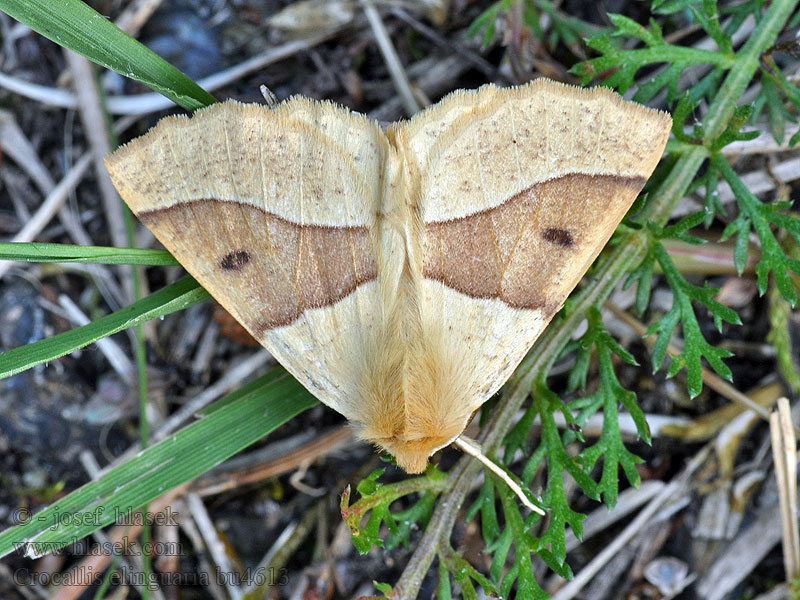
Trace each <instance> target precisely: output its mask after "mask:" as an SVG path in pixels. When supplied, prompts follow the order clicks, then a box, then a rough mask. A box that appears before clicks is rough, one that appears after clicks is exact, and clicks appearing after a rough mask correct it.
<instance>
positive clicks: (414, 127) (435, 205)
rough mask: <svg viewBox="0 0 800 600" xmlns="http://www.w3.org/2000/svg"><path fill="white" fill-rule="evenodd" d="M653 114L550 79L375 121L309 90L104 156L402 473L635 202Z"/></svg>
mask: <svg viewBox="0 0 800 600" xmlns="http://www.w3.org/2000/svg"><path fill="white" fill-rule="evenodd" d="M670 127H671V119H670V117H669V115H668V114H666V113H664V112H661V111H657V110H653V109H649V108H645V107H643V106H641V105H638V104H634V103H632V102H627V101H625V100H623V99H622V98H620V97H619V96H618V95H617V94H615V93H613V92H611V91H609V90H605V89H591V90H587V89H581V88H577V87H573V86H567V85H563V84H559V83H555V82H552V81H548V80H541V79H540V80H537V81H534V82H532V83H530V84H527V85H523V86H520V87H514V88H506V89H501V88H497V87H495V86H493V85H487V86H484V87H481V88H480V89H478V90H476V91H457V92H454V93H452V94H450V95H449V96H447V97H446V98H444V99H443V100H442V101H441V102H439V103H438V104H436V105H434V106H432V107H430V108H428V109H427V110H425V111H423V112H421V113H420V114H418V115H417V116H415V117H414V118H412V119H410V120H408V121H402V122H399V123H395V124H392V125H391V126H389V127H388V128H387V129H386V130H385V131H384V130H382V129H381V128H380V127H379V126H378V124H377V123H375V122H373V121H370V120H369V119H367V118H365V117H364V116H362V115H359V114H355V113H352V112H350V111H348V110H347V109H345V108H342V107H339V106H337V105H334V104H332V103H330V102H326V101H315V100H309V99H306V98H302V97H295V98H292V99H290V100H288V101H285V102H283V103H282V104H280V105H278V106H276V107H274V108H268V107H265V106H261V105H256V104H241V103H239V102H235V101H227V102H222V103H220V104H215V105H213V106H211V107H209V108H205V109H202V110H199V111H197V112H196V113H195V114H194V116H192V117H191V118H186V117H182V116H179V117H167V118H165V119H163V120H161V121H160V122H159V123H158V125H156V127H154V128H153V129H152V130H151V131H149V132H148V133H147V134H145V135H144V136H142V137H140V138H138V139H136V140H134V141H132V142H130V143H129V144H127V145H126V146H124V147H122V148H120V149H119V150H117V151H116V152H114V153H113V154H111V155H109V156H108V157H107V159H106V167H107V169H108V173H109V175H110V176H111V180H112V181H113V183H114V185H115V186H116V188H117V190H118V191H119V193H120V195H121V196H122V198H123V199H124V201H125V202H126V203H127V204H128V206H130V208H131V210H132V211H133V212H134V213H135V214H136V216H137V217H138V218H139V219H140V220H141V221H142V222H143V223H144V224H145V225H146V226H147V227H148V228H149V229H150V230H151V231H152V232H153V233H154V234H155V236H156V237H157V238H158V239H159V240H160V241H161V243H162V244H163V245H164V246H165V247H166V248H167V250H169V251H170V252H171V253H172V254H173V255H174V256H175V257H176V258H177V259H178V261H179V262H180V263H181V264H182V265H184V267H185V268H186V270H187V271H188V272H189V273H190V274H191V275H193V276H194V277H195V278H196V279H197V281H198V282H200V284H202V285H203V286H204V287H205V288H206V289H207V290H208V291H209V292H210V293H211V295H212V296H213V297H214V298H216V299H217V301H218V302H219V303H220V304H222V306H224V307H225V308H226V309H227V310H228V311H229V312H230V313H231V314H232V315H233V316H234V317H235V318H236V319H237V320H238V321H239V322H240V323H241V324H242V325H243V326H244V327H245V328H246V329H247V330H248V331H249V332H250V333H251V334H252V335H253V337H255V338H256V339H257V340H258V341H259V342H260V343H261V344H262V345H263V346H264V347H266V348H267V349H268V350H269V351H270V352H271V353H272V354H273V355H274V357H275V358H276V359H277V360H278V361H279V362H280V363H281V364H282V365H283V366H284V367H285V368H286V369H287V370H288V371H289V372H290V373H291V374H292V375H293V376H294V377H296V378H297V379H298V380H299V381H300V382H301V383H302V384H303V385H304V386H305V387H306V388H307V389H308V390H309V391H310V392H311V393H312V394H314V395H315V396H316V397H317V398H319V400H320V401H322V402H323V403H324V404H326V405H328V406H329V407H331V408H333V409H334V410H336V411H338V412H340V413H341V414H343V415H344V416H345V417H346V418H347V419H348V420H349V421H350V423H351V424H352V426H353V428H354V429H355V431H356V433H357V434H358V436H359V437H361V438H363V439H366V440H369V441H370V442H372V443H373V444H376V445H377V446H380V447H382V448H385V449H386V450H388V451H389V452H391V453H392V454H393V455H394V456H395V458H396V460H397V464H399V465H400V466H401V467H403V468H404V469H405V470H406V471H407V472H409V473H418V472H421V471H423V470H424V468H425V466H426V465H427V462H428V458H429V457H430V456H431V455H432V454H433V453H434V452H435V451H436V450H438V449H440V448H442V447H443V446H446V445H447V444H449V443H451V442H453V441H454V440H455V439H456V438H457V437H458V436H459V435H460V434H461V433H462V431H463V430H464V428H465V427H466V425H467V424H468V421H469V419H470V417H471V415H472V414H473V413H474V412H475V410H476V409H478V407H480V406H481V404H483V402H485V401H486V400H487V399H488V398H489V397H490V396H492V395H493V394H494V393H495V392H497V391H498V389H499V388H500V387H501V386H502V385H503V383H504V382H505V381H506V379H507V378H508V377H509V376H510V375H511V373H512V372H513V370H514V368H515V367H516V366H517V365H518V364H519V362H520V361H521V360H522V358H523V357H524V356H525V354H526V353H527V351H528V350H529V348H530V347H531V345H532V344H533V342H534V341H535V340H536V338H537V337H538V336H539V334H540V333H541V332H542V330H543V329H544V327H545V326H546V325H547V324H548V322H549V321H550V319H551V318H552V317H553V315H554V314H555V313H556V311H558V310H559V308H560V307H561V305H562V303H563V302H564V300H565V299H566V297H567V295H568V294H569V293H570V291H572V289H573V288H574V287H575V286H576V285H577V283H578V281H579V280H580V278H581V277H582V276H583V274H584V273H585V272H586V270H587V269H588V267H589V266H590V265H591V263H592V261H593V260H594V259H595V257H596V256H597V255H598V253H599V252H600V250H601V249H602V248H603V246H604V245H605V243H606V242H607V241H608V239H609V237H610V236H611V234H612V233H613V231H614V229H615V227H616V226H617V224H618V223H619V222H620V220H621V219H622V217H623V216H624V215H625V213H626V212H627V210H628V209H629V208H630V206H631V204H632V202H633V201H634V199H635V198H636V196H637V195H638V193H639V191H640V190H641V188H642V186H643V185H644V183H645V181H646V180H647V178H648V177H649V176H650V174H651V173H652V171H653V169H654V168H655V166H656V163H657V162H658V160H659V158H660V157H661V154H662V152H663V150H664V147H665V144H666V141H667V138H668V136H669V131H670Z"/></svg>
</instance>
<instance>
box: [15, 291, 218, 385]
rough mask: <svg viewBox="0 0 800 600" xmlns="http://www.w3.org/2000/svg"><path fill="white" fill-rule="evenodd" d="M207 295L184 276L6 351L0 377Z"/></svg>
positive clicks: (199, 300) (201, 299)
mask: <svg viewBox="0 0 800 600" xmlns="http://www.w3.org/2000/svg"><path fill="white" fill-rule="evenodd" d="M208 298H209V295H208V292H206V291H205V290H204V289H203V288H202V287H200V284H198V283H197V282H196V281H195V280H194V279H192V278H191V277H184V278H183V279H181V280H179V281H176V282H175V283H173V284H172V285H169V286H167V287H165V288H162V289H160V290H159V291H157V292H155V293H154V294H151V295H149V296H148V297H147V298H142V299H141V300H139V301H137V302H134V303H133V304H131V305H130V306H126V307H125V308H123V309H122V310H118V311H117V312H115V313H111V314H110V315H106V316H105V317H102V318H100V319H98V320H96V321H93V322H92V323H88V324H87V325H84V326H83V327H78V328H76V329H71V330H70V331H65V332H64V333H60V334H58V335H56V336H53V337H51V338H47V339H44V340H40V341H38V342H34V343H33V344H28V345H26V346H20V347H19V348H14V349H13V350H9V351H8V352H3V353H2V354H0V379H3V378H5V377H9V376H11V375H14V374H15V373H19V372H21V371H24V370H26V369H30V368H31V367H35V366H36V365H40V364H42V363H46V362H49V361H51V360H54V359H56V358H59V357H61V356H64V355H65V354H69V353H70V352H74V351H75V350H77V349H78V348H83V347H84V346H87V345H89V344H91V343H93V342H96V341H97V340H99V339H100V338H104V337H106V336H109V335H112V334H114V333H117V332H118V331H122V330H123V329H127V328H128V327H132V326H133V325H136V324H138V323H143V322H144V321H148V320H150V319H155V318H156V317H161V316H163V315H168V314H169V313H172V312H175V311H177V310H181V309H183V308H186V307H188V306H191V305H192V304H197V303H198V302H202V301H204V300H207V299H208Z"/></svg>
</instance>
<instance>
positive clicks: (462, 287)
mask: <svg viewBox="0 0 800 600" xmlns="http://www.w3.org/2000/svg"><path fill="white" fill-rule="evenodd" d="M670 123H671V121H670V117H669V116H668V115H667V114H666V113H662V112H659V111H655V110H650V109H647V108H645V107H642V106H639V105H634V104H632V103H627V102H624V101H623V100H622V99H621V98H620V97H619V96H617V95H616V94H613V93H612V92H609V91H607V90H602V89H597V90H591V91H587V90H581V89H578V88H574V87H571V86H564V85H561V84H556V83H553V82H548V81H537V82H534V83H532V84H530V85H527V86H523V87H520V88H514V89H512V90H499V89H497V88H495V87H493V86H487V87H484V88H481V89H480V90H478V91H477V92H456V93H454V94H452V95H450V96H448V97H447V98H445V99H444V100H443V101H442V102H441V103H439V104H437V105H436V106H434V107H433V108H432V109H430V110H428V111H426V112H425V113H423V114H422V115H420V116H419V117H418V118H414V119H412V120H411V121H410V122H408V123H401V124H398V125H396V126H393V127H392V128H390V130H389V131H387V135H388V136H389V138H390V140H392V141H393V142H394V143H396V144H397V146H398V147H399V148H400V149H401V154H402V155H403V157H404V159H405V161H406V169H407V172H408V173H409V180H410V181H411V182H413V186H414V188H413V189H412V190H411V191H410V202H411V204H412V206H411V209H412V211H414V212H416V214H417V215H418V222H417V223H416V224H415V225H414V226H415V227H416V228H417V234H416V235H414V236H411V237H412V239H415V240H419V243H418V245H414V244H411V245H410V248H409V256H410V260H411V262H412V264H413V265H414V268H415V270H416V271H417V272H418V273H419V274H420V276H419V284H418V285H419V291H418V294H419V296H420V300H419V306H420V313H421V320H422V327H423V332H422V338H423V339H424V340H427V341H429V344H430V345H429V348H428V349H427V352H428V353H429V354H430V355H432V356H437V357H438V358H437V359H436V360H437V364H441V365H442V367H441V370H443V371H444V370H447V369H449V370H450V371H451V373H448V374H447V379H448V380H449V383H448V384H444V385H445V387H447V385H451V386H463V390H464V394H463V395H464V397H465V398H466V399H467V401H466V402H465V403H464V404H465V405H464V406H459V407H458V411H457V412H458V414H451V415H441V416H440V417H438V421H437V422H448V421H450V420H452V421H454V422H453V424H452V427H449V428H448V431H451V430H456V429H458V428H457V427H456V426H455V425H456V422H461V427H463V425H464V423H465V422H466V419H468V417H469V414H470V413H471V412H472V411H474V410H475V409H476V408H477V407H478V406H480V405H481V404H482V403H483V402H484V401H485V400H486V399H487V398H488V397H489V396H490V395H491V394H493V393H494V392H495V391H497V389H498V388H499V387H500V386H501V385H502V384H503V383H504V382H505V380H506V379H507V378H508V377H509V376H510V375H511V373H512V371H513V370H514V368H515V367H516V366H517V364H518V363H519V362H520V361H521V360H522V358H523V357H524V355H525V353H526V352H527V351H528V349H529V348H530V346H531V345H532V344H533V342H534V341H535V340H536V338H537V337H538V336H539V334H540V333H541V332H542V330H543V329H544V327H545V326H546V325H547V323H548V322H549V321H550V319H551V318H552V316H553V315H554V314H555V312H556V311H557V310H558V309H559V307H560V306H561V305H562V303H563V302H564V300H565V299H566V297H567V295H568V294H569V293H570V291H571V290H572V289H573V288H574V286H575V285H576V284H577V283H578V281H579V280H580V278H581V277H582V276H583V274H584V272H585V271H586V269H587V268H588V267H589V265H590V264H591V262H592V261H593V260H594V258H595V257H596V256H597V254H598V253H599V252H600V250H601V249H602V247H603V246H604V245H605V243H606V242H607V241H608V238H609V237H610V236H611V234H612V233H613V231H614V228H615V227H616V225H617V223H619V221H620V220H621V219H622V217H623V216H624V215H625V213H626V212H627V210H628V208H629V207H630V205H631V203H632V202H633V200H634V199H635V198H636V196H637V194H638V192H639V190H640V189H641V187H642V186H643V185H644V182H645V181H646V179H647V178H648V177H649V176H650V174H651V172H652V170H653V169H654V168H655V165H656V163H657V162H658V160H659V158H660V156H661V154H662V152H663V149H664V146H665V144H666V140H667V137H668V135H669V129H670ZM429 410H430V407H424V408H423V409H422V410H420V412H421V413H422V412H426V411H427V412H429ZM442 410H454V409H453V407H449V408H448V407H443V409H442ZM421 422H424V423H426V425H425V426H426V427H427V426H428V425H427V423H429V422H430V419H427V420H425V419H421Z"/></svg>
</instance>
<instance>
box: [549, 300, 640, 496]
mask: <svg viewBox="0 0 800 600" xmlns="http://www.w3.org/2000/svg"><path fill="white" fill-rule="evenodd" d="M588 322H589V328H588V330H587V332H586V333H585V334H584V335H583V337H582V338H581V347H580V350H579V352H578V360H577V361H576V365H575V367H573V370H572V372H573V373H574V372H575V371H576V369H577V370H579V371H580V372H582V373H580V375H579V377H578V378H579V379H580V380H581V381H582V386H583V385H585V380H586V367H587V366H588V360H585V359H584V360H582V359H581V356H582V355H583V356H587V357H588V355H589V354H590V352H591V350H592V348H594V349H595V350H596V352H597V360H598V366H599V373H598V374H599V377H598V386H597V390H596V391H595V392H594V393H593V394H591V395H589V396H586V397H583V398H579V399H577V400H575V401H573V402H571V403H570V404H569V408H570V409H572V410H577V411H579V412H578V415H577V416H576V417H575V422H576V424H577V425H578V426H579V427H583V426H585V425H586V423H587V421H588V420H589V417H591V416H592V415H593V414H595V413H596V412H597V411H598V410H602V411H603V432H602V434H601V435H600V438H599V439H598V440H597V442H596V443H595V444H593V445H592V446H589V447H588V448H585V449H584V450H583V451H582V452H581V458H582V460H583V463H584V468H585V469H586V470H587V471H589V470H591V469H592V467H593V466H594V465H595V464H596V462H597V461H598V459H600V458H601V457H602V458H603V471H602V476H601V478H600V482H599V484H598V491H599V492H600V493H601V494H603V499H604V501H605V503H606V505H607V506H608V507H609V508H613V507H614V506H615V505H616V502H617V496H618V493H619V467H622V470H623V472H624V473H625V476H626V477H627V479H628V482H629V483H630V484H631V485H632V486H634V487H638V486H639V483H640V478H639V473H638V471H637V470H636V465H637V464H639V463H640V462H642V459H641V458H639V457H638V456H636V455H634V454H632V453H631V452H629V451H628V449H627V448H625V444H624V443H623V442H622V436H621V434H620V431H619V411H618V408H617V406H618V405H619V404H622V405H623V406H624V407H625V408H626V410H627V411H628V412H629V413H630V415H631V417H632V418H633V421H634V423H635V424H636V429H637V432H638V434H639V438H640V439H642V440H643V441H644V442H646V443H648V444H649V443H650V441H651V440H650V428H649V427H648V425H647V421H645V418H644V413H643V412H642V409H641V408H639V405H638V404H636V394H634V393H633V392H631V391H629V390H626V389H625V388H623V387H622V385H621V384H620V382H619V380H618V379H617V375H616V373H615V371H614V366H613V363H612V360H613V359H612V356H613V355H616V356H618V357H619V358H621V359H622V360H623V361H625V362H627V363H628V364H631V365H636V364H637V362H636V360H635V359H634V357H633V355H632V354H631V353H630V352H628V351H627V350H625V349H624V348H623V347H622V346H620V345H619V343H618V342H617V341H616V340H615V339H614V338H613V337H611V335H610V334H609V333H608V331H606V329H605V327H604V326H603V322H602V318H601V316H600V311H598V310H596V309H594V310H592V311H591V312H590V313H589V315H588ZM570 433H572V435H573V436H574V435H576V434H575V433H574V432H570ZM565 438H566V439H565V440H564V442H565V443H570V442H571V441H572V440H571V439H569V434H566V435H565Z"/></svg>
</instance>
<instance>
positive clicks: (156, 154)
mask: <svg viewBox="0 0 800 600" xmlns="http://www.w3.org/2000/svg"><path fill="white" fill-rule="evenodd" d="M394 162H396V161H395V160H394V159H393V153H392V151H391V149H390V148H389V145H388V143H387V140H386V138H385V136H384V134H383V132H382V131H381V130H380V128H379V127H378V126H377V125H376V124H375V123H372V122H370V121H368V120H367V119H365V118H364V117H362V116H359V115H355V114H352V113H350V112H349V111H346V110H345V109H343V108H340V107H336V106H334V105H332V104H330V103H327V102H315V101H311V100H306V99H302V98H295V99H292V100H289V101H287V102H285V103H282V104H281V105H280V106H278V107H277V108H275V109H268V108H266V107H263V106H258V105H252V104H251V105H245V104H240V103H238V102H225V103H221V104H217V105H214V106H212V107H210V108H207V109H204V110H201V111H198V113H196V114H195V115H194V116H193V117H192V118H191V119H187V118H183V117H181V118H172V117H170V118H167V119H164V120H162V121H161V122H160V123H159V125H158V126H157V127H155V128H154V129H153V130H151V131H150V132H149V133H148V134H146V135H145V136H143V137H141V138H139V139H137V140H135V141H133V142H131V143H130V144H128V145H127V146H125V147H124V148H121V149H120V150H118V151H117V152H115V153H114V154H112V155H110V156H109V157H108V158H107V163H106V164H107V168H108V171H109V174H110V176H111V179H112V181H113V183H114V185H115V186H116V188H117V189H118V191H119V192H120V195H121V196H122V197H123V198H124V200H125V201H126V203H127V204H128V205H129V206H130V208H131V209H132V210H133V212H134V213H135V214H136V215H137V216H138V217H139V218H140V219H141V220H142V221H143V222H144V223H145V224H146V225H147V226H148V228H149V229H150V230H151V231H152V232H153V233H154V234H155V235H156V237H157V238H158V239H159V240H160V241H161V242H162V243H163V244H164V246H165V247H166V248H167V249H168V250H169V251H170V252H171V253H172V254H173V255H174V256H175V257H176V258H177V259H178V261H179V262H180V263H181V264H182V265H184V267H186V269H187V270H188V271H189V273H191V274H192V275H193V276H194V277H195V278H196V279H197V280H198V281H199V282H200V283H201V284H202V285H203V286H204V287H205V288H206V289H207V290H208V291H209V292H210V293H211V295H212V296H214V298H215V299H216V300H217V301H218V302H219V303H220V304H222V306H224V307H225V308H226V309H227V310H228V311H229V312H230V313H231V314H232V315H234V317H235V318H236V319H237V320H238V321H239V322H240V323H241V324H242V325H243V326H244V327H245V328H246V329H247V330H248V331H249V332H250V333H251V334H252V335H253V336H254V337H255V338H256V339H257V340H258V341H259V342H260V343H261V344H263V345H264V346H265V347H266V348H267V349H268V350H269V351H270V352H271V353H272V354H273V355H274V356H275V358H276V359H277V360H278V361H279V362H281V364H283V365H284V366H285V367H286V368H287V370H289V371H290V372H291V373H292V374H293V375H294V376H295V377H296V378H297V379H298V380H299V381H300V382H301V383H303V385H305V386H306V387H307V388H308V389H309V390H310V391H311V392H312V393H314V394H315V395H316V396H317V397H318V398H319V399H320V400H322V402H324V403H325V404H327V405H328V406H331V407H332V408H334V409H336V410H338V411H339V412H341V413H342V414H344V415H345V416H346V417H348V418H349V419H351V420H353V421H355V422H359V421H360V420H362V417H363V413H364V409H363V406H362V403H361V402H360V395H359V390H360V388H361V387H362V386H361V382H360V376H361V372H362V371H363V368H364V367H363V365H364V363H365V362H366V361H367V360H368V358H369V357H372V356H374V355H375V354H376V352H375V347H374V346H375V343H376V342H375V339H376V338H377V337H378V336H379V333H380V331H381V330H382V327H383V320H384V312H385V311H384V307H383V304H382V299H383V297H384V296H385V295H391V294H392V293H394V288H396V286H397V283H396V282H397V279H398V277H399V274H398V273H399V270H400V268H401V267H402V262H403V261H402V249H403V248H402V238H401V236H399V235H394V236H392V235H389V234H387V235H382V234H381V232H380V231H379V227H378V223H377V221H378V215H380V214H383V213H384V212H386V210H387V209H386V207H385V206H384V198H385V197H386V195H385V194H384V187H385V186H386V185H389V184H391V183H392V182H393V176H392V173H393V170H392V165H393V164H394ZM390 233H391V232H390ZM384 249H386V252H384V251H383V250H384ZM392 251H393V254H392ZM384 254H392V256H394V255H397V256H399V259H397V260H395V261H394V262H387V261H383V260H382V259H381V257H382V256H383V255H384ZM398 262H399V264H400V267H398V266H397V265H396V263H398ZM386 289H388V290H389V291H388V292H386V293H384V290H386Z"/></svg>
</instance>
